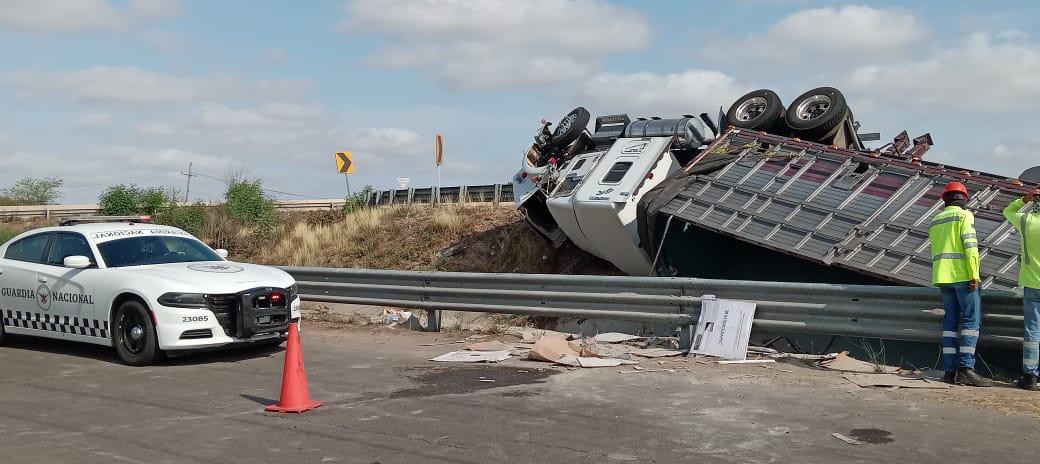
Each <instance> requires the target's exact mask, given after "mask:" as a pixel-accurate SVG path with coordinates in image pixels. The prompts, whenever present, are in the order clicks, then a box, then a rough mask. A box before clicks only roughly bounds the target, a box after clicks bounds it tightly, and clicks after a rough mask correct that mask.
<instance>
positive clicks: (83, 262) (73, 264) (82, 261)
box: [62, 256, 90, 269]
mask: <svg viewBox="0 0 1040 464" xmlns="http://www.w3.org/2000/svg"><path fill="white" fill-rule="evenodd" d="M62 264H64V265H65V267H70V268H72V269H86V268H88V267H90V258H88V257H86V256H66V257H65V260H64V261H63V262H62Z"/></svg>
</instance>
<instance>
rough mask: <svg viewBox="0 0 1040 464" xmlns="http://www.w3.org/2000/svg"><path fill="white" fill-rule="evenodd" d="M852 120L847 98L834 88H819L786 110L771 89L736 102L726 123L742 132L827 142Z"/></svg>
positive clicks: (809, 92) (728, 113)
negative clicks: (745, 130) (766, 133)
mask: <svg viewBox="0 0 1040 464" xmlns="http://www.w3.org/2000/svg"><path fill="white" fill-rule="evenodd" d="M848 117H851V112H850V111H849V107H848V104H847V103H846V101H845V96H844V95H842V93H841V91H839V90H838V89H835V88H834V87H819V88H815V89H812V90H810V91H808V92H805V93H803V94H801V95H799V96H798V98H795V99H794V100H793V101H792V102H791V104H790V105H789V106H787V107H786V108H785V107H784V106H783V104H782V103H781V101H780V97H779V96H778V95H777V94H776V92H773V91H772V90H768V89H761V90H755V91H753V92H749V93H747V94H745V95H744V96H742V97H740V98H739V99H737V101H736V102H734V103H733V105H732V106H730V108H729V111H728V112H727V113H726V122H727V123H728V124H729V125H730V126H733V127H739V128H741V129H748V130H756V131H765V132H770V133H774V134H778V135H785V136H786V135H793V136H795V137H801V138H803V139H806V140H813V141H821V142H823V141H826V140H828V139H830V138H832V137H833V136H834V135H835V134H836V133H837V131H838V130H839V129H840V128H841V124H842V122H843V121H844V120H845V119H846V118H848Z"/></svg>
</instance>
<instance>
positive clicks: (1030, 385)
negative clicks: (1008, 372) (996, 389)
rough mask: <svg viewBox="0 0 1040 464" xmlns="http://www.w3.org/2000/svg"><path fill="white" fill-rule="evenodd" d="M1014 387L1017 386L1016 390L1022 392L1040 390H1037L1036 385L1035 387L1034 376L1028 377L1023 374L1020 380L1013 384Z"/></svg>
mask: <svg viewBox="0 0 1040 464" xmlns="http://www.w3.org/2000/svg"><path fill="white" fill-rule="evenodd" d="M1015 386H1017V387H1018V388H1021V389H1023V390H1030V391H1037V390H1040V388H1038V387H1037V385H1036V376H1035V375H1029V374H1025V375H1023V376H1022V377H1021V378H1019V379H1018V382H1017V383H1015Z"/></svg>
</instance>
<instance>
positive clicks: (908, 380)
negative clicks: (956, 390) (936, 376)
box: [845, 374, 950, 390]
mask: <svg viewBox="0 0 1040 464" xmlns="http://www.w3.org/2000/svg"><path fill="white" fill-rule="evenodd" d="M845 379H846V380H848V381H849V382H852V383H854V384H856V385H859V386H861V387H864V388H866V387H895V388H929V389H937V390H944V389H947V388H950V386H949V385H947V384H945V383H939V382H933V381H930V380H928V379H925V378H923V377H902V376H899V375H895V374H848V375H846V376H845Z"/></svg>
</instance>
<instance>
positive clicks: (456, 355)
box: [430, 350, 509, 363]
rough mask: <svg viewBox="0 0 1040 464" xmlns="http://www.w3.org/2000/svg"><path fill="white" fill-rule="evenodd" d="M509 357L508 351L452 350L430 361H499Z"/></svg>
mask: <svg viewBox="0 0 1040 464" xmlns="http://www.w3.org/2000/svg"><path fill="white" fill-rule="evenodd" d="M507 359H509V351H468V350H465V351H452V352H451V353H445V354H442V355H440V356H437V357H436V358H433V359H431V360H430V361H437V362H467V363H473V362H499V361H505V360H507Z"/></svg>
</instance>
